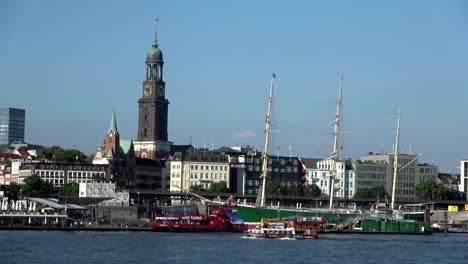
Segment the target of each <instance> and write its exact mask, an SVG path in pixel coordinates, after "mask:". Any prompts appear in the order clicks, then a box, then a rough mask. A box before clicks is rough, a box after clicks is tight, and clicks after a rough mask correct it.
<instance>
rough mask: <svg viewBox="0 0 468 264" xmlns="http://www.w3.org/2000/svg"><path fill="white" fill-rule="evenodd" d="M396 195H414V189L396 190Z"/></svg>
mask: <svg viewBox="0 0 468 264" xmlns="http://www.w3.org/2000/svg"><path fill="white" fill-rule="evenodd" d="M396 194H397V195H414V189H410V190H405V189H403V190H396Z"/></svg>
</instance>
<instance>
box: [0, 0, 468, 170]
mask: <svg viewBox="0 0 468 264" xmlns="http://www.w3.org/2000/svg"><path fill="white" fill-rule="evenodd" d="M155 17H158V18H159V19H160V23H159V30H158V40H159V44H160V48H161V50H162V51H163V54H164V59H165V68H164V76H165V81H166V92H167V94H166V96H167V98H168V99H169V101H170V105H169V138H170V140H171V141H173V142H174V143H175V144H188V143H189V142H190V140H191V142H192V144H194V145H195V146H197V147H203V145H206V146H207V147H208V146H211V142H213V143H214V146H215V147H219V146H223V145H240V144H250V145H254V146H255V147H257V148H258V149H262V148H263V141H264V139H263V137H264V136H263V130H264V118H265V112H266V108H267V96H268V88H269V81H270V78H271V73H272V72H275V73H276V74H277V76H278V78H277V81H276V86H275V95H274V96H275V97H274V100H275V101H274V117H273V121H274V124H273V127H274V129H275V132H274V133H273V136H272V145H271V152H273V153H277V151H278V149H279V152H280V153H281V154H283V155H289V146H290V145H291V149H292V153H293V154H297V153H299V155H300V156H302V157H314V158H315V157H317V158H319V157H325V156H326V155H328V154H329V153H330V152H331V148H332V146H331V145H332V138H333V136H332V127H331V125H330V124H331V121H332V117H333V115H334V112H335V110H336V105H335V101H336V98H337V95H338V83H339V78H340V76H341V75H343V76H344V95H343V124H344V128H343V129H344V130H345V131H346V132H348V133H346V134H344V135H343V137H342V144H343V146H344V150H343V155H345V156H348V157H352V158H353V159H356V158H358V157H359V156H360V155H363V154H366V153H367V152H371V151H372V152H391V151H392V144H393V142H394V135H395V128H396V113H397V111H398V109H399V108H400V109H401V112H402V119H401V149H402V152H406V153H409V152H410V151H411V153H413V154H415V153H418V154H419V153H423V156H422V158H421V160H422V161H423V162H428V163H433V164H436V165H439V166H440V170H441V171H446V172H456V171H458V169H457V168H456V167H457V166H459V160H460V159H463V158H468V141H467V140H466V136H467V135H468V122H467V119H468V103H467V99H468V92H467V90H468V75H467V72H468V49H467V47H468V4H466V2H465V1H461V0H460V1H289V2H286V1H240V0H239V1H121V2H120V1H58V0H57V1H1V2H0V40H1V41H0V89H1V90H0V91H1V93H0V95H1V98H2V100H1V103H0V104H1V105H6V106H12V107H19V108H25V109H26V115H27V120H26V121H27V125H26V139H27V140H28V141H30V142H35V143H41V144H45V145H60V146H63V147H67V148H71V147H77V148H79V149H81V150H83V151H84V152H86V153H91V152H92V151H94V149H95V147H96V146H98V145H99V144H100V143H101V141H102V139H103V138H104V136H105V133H106V132H107V128H108V126H109V121H110V117H111V114H112V110H113V109H114V107H115V110H116V113H117V119H118V126H119V132H120V134H121V137H122V138H130V139H134V138H135V137H136V133H137V122H138V121H137V116H138V112H137V110H138V104H137V101H138V98H139V97H140V96H141V95H142V81H143V79H144V75H145V65H144V60H145V57H146V52H147V51H148V50H149V48H150V46H151V41H152V37H153V19H154V18H155Z"/></svg>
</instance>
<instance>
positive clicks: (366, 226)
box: [361, 220, 380, 231]
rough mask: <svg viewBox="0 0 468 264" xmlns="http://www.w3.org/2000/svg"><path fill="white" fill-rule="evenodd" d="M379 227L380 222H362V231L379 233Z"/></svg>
mask: <svg viewBox="0 0 468 264" xmlns="http://www.w3.org/2000/svg"><path fill="white" fill-rule="evenodd" d="M379 226H380V221H379V220H362V222H361V227H362V231H379Z"/></svg>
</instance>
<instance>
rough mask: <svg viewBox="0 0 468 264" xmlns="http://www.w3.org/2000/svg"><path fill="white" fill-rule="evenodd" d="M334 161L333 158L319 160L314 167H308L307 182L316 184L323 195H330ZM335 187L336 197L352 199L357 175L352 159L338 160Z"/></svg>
mask: <svg viewBox="0 0 468 264" xmlns="http://www.w3.org/2000/svg"><path fill="white" fill-rule="evenodd" d="M332 166H333V161H332V160H331V159H325V160H319V161H317V163H316V164H315V166H313V167H312V168H308V169H307V173H308V175H307V183H308V184H316V185H317V186H318V187H319V188H320V190H321V195H322V196H328V197H329V196H330V193H331V177H330V175H331V173H332ZM335 166H336V167H335V171H336V175H335V188H334V197H336V198H341V199H351V198H352V197H353V195H354V194H355V193H356V177H355V170H354V168H353V164H352V162H351V160H350V159H345V160H340V161H337V162H336V164H335Z"/></svg>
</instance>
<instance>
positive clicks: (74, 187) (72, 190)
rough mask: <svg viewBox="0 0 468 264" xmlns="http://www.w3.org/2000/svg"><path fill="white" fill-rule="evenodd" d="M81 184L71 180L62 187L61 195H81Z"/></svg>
mask: <svg viewBox="0 0 468 264" xmlns="http://www.w3.org/2000/svg"><path fill="white" fill-rule="evenodd" d="M79 194H80V185H79V184H78V183H77V182H69V183H67V184H64V185H63V186H62V188H60V191H59V196H79Z"/></svg>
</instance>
